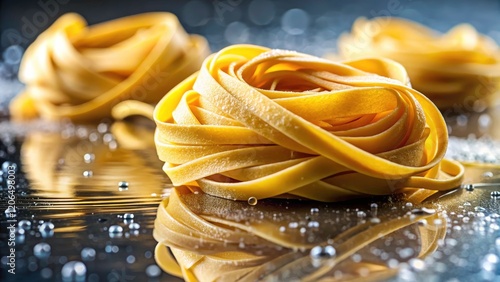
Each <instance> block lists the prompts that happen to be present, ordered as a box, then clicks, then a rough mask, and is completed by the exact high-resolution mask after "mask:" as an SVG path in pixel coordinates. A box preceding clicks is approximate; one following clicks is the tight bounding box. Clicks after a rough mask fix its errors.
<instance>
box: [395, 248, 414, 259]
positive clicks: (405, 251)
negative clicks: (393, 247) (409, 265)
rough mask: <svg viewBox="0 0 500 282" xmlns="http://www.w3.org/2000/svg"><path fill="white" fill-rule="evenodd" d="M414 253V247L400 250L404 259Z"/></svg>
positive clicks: (400, 254)
mask: <svg viewBox="0 0 500 282" xmlns="http://www.w3.org/2000/svg"><path fill="white" fill-rule="evenodd" d="M414 253H415V251H414V250H413V249H412V248H404V249H401V250H400V251H399V252H398V255H399V257H400V258H402V259H407V258H409V257H411V256H412V255H413V254H414Z"/></svg>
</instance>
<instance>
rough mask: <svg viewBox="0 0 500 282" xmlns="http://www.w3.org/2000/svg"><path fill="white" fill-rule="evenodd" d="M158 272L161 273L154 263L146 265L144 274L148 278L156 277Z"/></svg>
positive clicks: (158, 274)
mask: <svg viewBox="0 0 500 282" xmlns="http://www.w3.org/2000/svg"><path fill="white" fill-rule="evenodd" d="M160 274H161V269H160V268H159V267H158V266H157V265H156V264H152V265H150V266H148V267H146V275H147V276H148V277H149V278H154V277H158V276H160Z"/></svg>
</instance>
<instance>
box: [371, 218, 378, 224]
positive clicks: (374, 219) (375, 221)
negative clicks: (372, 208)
mask: <svg viewBox="0 0 500 282" xmlns="http://www.w3.org/2000/svg"><path fill="white" fill-rule="evenodd" d="M370 222H371V223H375V224H377V223H380V218H378V217H373V218H370Z"/></svg>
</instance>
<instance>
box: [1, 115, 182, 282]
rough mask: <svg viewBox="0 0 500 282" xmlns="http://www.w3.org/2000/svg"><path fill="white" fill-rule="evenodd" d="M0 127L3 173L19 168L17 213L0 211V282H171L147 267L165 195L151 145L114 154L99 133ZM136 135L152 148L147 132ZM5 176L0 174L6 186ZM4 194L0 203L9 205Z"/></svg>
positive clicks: (101, 129)
mask: <svg viewBox="0 0 500 282" xmlns="http://www.w3.org/2000/svg"><path fill="white" fill-rule="evenodd" d="M2 126H3V128H4V129H5V131H4V133H7V134H5V135H4V136H3V139H2V141H3V142H2V146H1V147H0V148H1V149H2V152H3V156H2V163H5V164H7V162H8V161H9V162H11V164H16V166H17V169H16V170H15V173H12V175H14V176H15V178H13V179H14V181H15V190H14V195H15V196H16V197H15V206H16V208H17V210H16V212H14V213H12V212H11V211H12V209H9V206H8V205H7V204H8V202H7V201H2V203H1V204H0V208H1V210H2V221H1V224H2V233H1V236H2V241H1V243H0V244H1V248H0V249H1V251H2V254H1V256H2V260H1V263H2V275H3V277H4V278H5V279H6V280H5V281H35V280H40V279H41V280H46V281H61V280H62V281H66V280H69V281H73V280H81V279H79V277H80V278H83V279H85V278H86V280H87V281H148V279H149V280H151V281H156V280H163V281H164V280H168V281H175V280H171V279H174V278H172V277H170V278H168V275H167V274H162V272H158V271H156V270H157V269H156V268H155V267H156V264H155V261H154V258H153V256H154V246H155V245H156V242H155V241H154V239H153V237H152V235H151V234H152V228H153V221H154V219H155V217H156V210H157V207H158V204H159V202H160V200H161V196H162V193H163V191H164V190H165V189H168V188H169V187H170V185H169V181H168V179H167V178H166V176H165V175H164V173H163V172H162V171H161V163H160V162H159V161H158V160H157V157H156V152H155V150H154V148H153V147H151V146H150V145H151V140H152V139H147V140H148V141H149V142H137V143H135V144H134V142H133V141H132V140H130V139H126V138H128V137H127V136H124V137H122V138H125V139H126V140H128V142H126V141H123V142H126V143H127V145H124V146H122V145H121V144H120V142H121V141H120V139H116V138H115V137H116V136H114V135H113V134H112V133H111V132H110V130H109V126H108V125H107V124H105V123H102V124H100V125H99V126H98V127H95V126H93V127H92V126H89V127H85V126H77V127H75V126H73V125H69V124H65V125H51V126H46V129H45V130H42V131H40V130H36V129H34V128H32V131H30V132H29V133H26V132H24V130H19V129H18V128H19V127H20V126H21V125H13V124H7V123H3V124H2ZM117 126H118V125H116V124H115V127H117ZM33 127H38V126H33ZM9 130H10V132H8V131H9ZM139 130H142V131H144V132H145V134H147V135H146V136H147V137H148V138H152V135H151V134H152V130H151V129H143V128H139ZM123 131H124V130H123ZM144 132H143V133H144ZM14 133H19V134H20V135H21V136H18V137H15V136H13V135H12V134H14ZM6 136H8V137H6ZM148 144H149V145H148ZM7 160H8V161H7ZM5 166H7V165H5ZM8 175H9V172H8V170H4V171H3V177H4V179H6V178H7V177H6V176H8ZM6 184H7V183H6V182H5V181H4V182H2V187H3V188H2V190H1V191H0V192H1V194H2V199H7V196H8V191H9V190H8V189H7V187H6ZM3 211H6V212H5V213H4V212H3ZM11 215H12V216H11ZM7 216H9V217H7ZM11 225H14V226H15V227H16V229H15V232H14V238H15V241H14V242H15V246H16V247H15V248H16V252H15V256H16V257H15V272H16V275H15V276H14V275H10V274H9V273H7V270H8V269H10V268H9V266H8V265H6V263H8V262H9V259H8V256H9V255H10V253H7V251H8V249H9V247H8V246H7V244H8V242H10V241H8V238H9V236H10V233H6V232H5V231H8V230H7V229H6V227H9V226H11ZM43 244H46V245H43ZM72 261H76V262H82V263H83V266H84V269H83V270H82V269H81V268H82V265H79V264H75V263H69V262H72ZM68 263H69V264H68ZM150 266H153V267H150ZM148 267H150V268H148ZM78 270H79V271H80V272H78ZM147 270H148V271H147ZM82 271H83V272H82ZM77 278H78V279H77ZM82 281H83V280H82Z"/></svg>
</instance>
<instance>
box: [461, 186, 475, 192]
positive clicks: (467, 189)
mask: <svg viewBox="0 0 500 282" xmlns="http://www.w3.org/2000/svg"><path fill="white" fill-rule="evenodd" d="M462 188H464V189H465V191H469V192H472V191H474V185H472V184H463V185H462Z"/></svg>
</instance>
